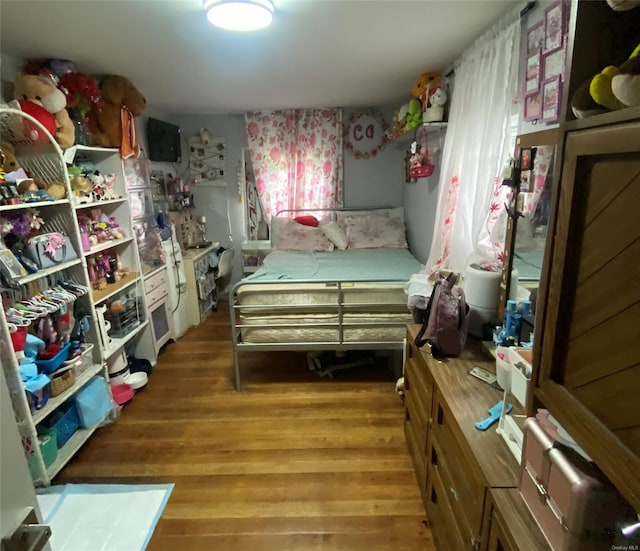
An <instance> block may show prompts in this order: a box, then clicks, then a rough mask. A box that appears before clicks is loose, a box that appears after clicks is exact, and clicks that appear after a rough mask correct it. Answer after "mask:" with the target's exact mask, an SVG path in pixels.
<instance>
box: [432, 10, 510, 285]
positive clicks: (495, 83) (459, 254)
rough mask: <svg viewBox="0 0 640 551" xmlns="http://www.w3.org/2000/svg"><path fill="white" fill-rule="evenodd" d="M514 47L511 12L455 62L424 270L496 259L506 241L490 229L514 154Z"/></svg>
mask: <svg viewBox="0 0 640 551" xmlns="http://www.w3.org/2000/svg"><path fill="white" fill-rule="evenodd" d="M519 52H520V19H519V13H518V12H514V13H513V14H512V15H509V16H508V17H505V18H504V19H503V20H502V21H500V22H499V23H498V24H497V25H496V26H495V27H494V28H493V29H491V30H490V31H488V32H487V33H486V34H485V35H483V36H482V37H480V38H479V39H478V40H477V41H476V43H475V44H474V45H473V46H472V47H471V48H470V49H469V50H467V51H466V52H465V53H464V54H463V56H462V58H461V59H460V61H459V62H458V63H457V64H456V66H455V82H454V87H453V96H452V98H451V111H450V115H449V124H448V128H447V135H446V138H445V144H444V148H443V155H442V170H441V176H440V190H439V194H438V209H437V212H436V221H435V228H434V235H433V241H432V244H431V252H430V254H429V260H428V261H427V264H426V269H427V270H428V271H430V270H434V271H435V270H439V269H441V268H448V269H452V270H455V271H457V272H462V273H463V272H464V271H465V269H466V267H467V266H468V264H469V263H470V262H479V263H481V264H484V265H496V266H497V265H499V264H500V263H501V259H502V255H503V254H504V253H503V251H504V243H496V242H493V241H492V239H491V233H492V226H493V224H494V223H495V221H496V219H497V215H498V212H497V211H498V210H499V209H504V206H503V204H504V195H505V194H506V193H507V192H508V189H503V187H506V186H501V183H502V178H501V172H502V167H503V166H504V162H505V160H506V159H508V158H509V156H510V155H511V154H512V151H511V150H510V148H511V145H510V144H511V143H512V141H511V117H512V114H513V113H514V112H516V109H517V106H516V105H515V98H517V96H518V60H519V57H520V53H519Z"/></svg>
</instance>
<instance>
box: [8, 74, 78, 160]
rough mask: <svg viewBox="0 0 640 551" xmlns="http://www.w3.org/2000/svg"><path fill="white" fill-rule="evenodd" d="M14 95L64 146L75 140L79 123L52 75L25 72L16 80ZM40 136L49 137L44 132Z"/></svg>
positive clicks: (21, 105)
mask: <svg viewBox="0 0 640 551" xmlns="http://www.w3.org/2000/svg"><path fill="white" fill-rule="evenodd" d="M14 97H15V99H16V100H17V101H18V103H19V104H20V108H21V109H22V110H23V111H25V112H26V113H29V114H30V115H32V116H34V117H35V118H36V119H37V120H38V121H39V122H41V123H42V124H43V126H44V127H45V128H46V129H47V130H48V131H49V133H50V134H51V135H52V136H54V137H55V139H56V141H57V142H58V143H59V144H60V146H61V147H63V148H67V147H71V146H72V145H73V144H74V141H75V127H74V125H73V122H72V121H71V119H70V118H69V113H68V112H67V109H66V105H67V99H66V97H65V95H64V94H63V93H62V92H61V91H60V90H58V88H56V85H55V84H54V83H53V81H52V80H51V79H49V78H47V77H43V76H38V75H21V76H19V77H18V78H17V79H16V81H15V84H14ZM34 131H35V130H34ZM36 132H37V131H36ZM37 138H38V141H46V138H44V140H43V139H42V138H43V137H41V136H37Z"/></svg>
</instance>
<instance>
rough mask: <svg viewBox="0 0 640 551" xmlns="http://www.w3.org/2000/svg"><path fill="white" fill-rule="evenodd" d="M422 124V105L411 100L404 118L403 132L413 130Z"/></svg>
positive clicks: (417, 101) (415, 100)
mask: <svg viewBox="0 0 640 551" xmlns="http://www.w3.org/2000/svg"><path fill="white" fill-rule="evenodd" d="M421 122H422V104H421V103H420V101H419V100H417V99H415V98H414V99H412V100H411V101H410V102H409V110H408V112H407V116H406V117H405V124H404V129H405V132H410V131H411V130H415V129H416V128H417V127H418V126H419V125H420V123H421Z"/></svg>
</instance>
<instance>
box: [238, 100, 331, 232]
mask: <svg viewBox="0 0 640 551" xmlns="http://www.w3.org/2000/svg"><path fill="white" fill-rule="evenodd" d="M245 122H246V130H247V142H248V145H249V152H250V157H251V164H252V166H253V171H254V174H255V180H256V188H257V190H258V195H259V197H260V203H261V205H262V208H263V211H264V214H265V216H266V218H267V221H269V220H270V219H271V216H272V215H274V214H276V213H277V212H278V211H280V210H285V209H311V208H313V209H318V208H333V207H341V206H342V204H343V192H344V191H343V187H344V186H343V175H342V111H341V110H340V109H299V110H286V111H268V112H262V111H261V112H251V113H247V114H246V115H245Z"/></svg>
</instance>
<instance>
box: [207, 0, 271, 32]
mask: <svg viewBox="0 0 640 551" xmlns="http://www.w3.org/2000/svg"><path fill="white" fill-rule="evenodd" d="M204 9H205V10H206V11H207V18H208V19H209V21H210V22H211V23H212V24H213V25H215V26H216V27H220V28H222V29H227V30H230V31H257V30H259V29H264V28H265V27H267V26H269V24H270V23H271V20H272V19H273V12H274V10H275V8H274V5H273V2H271V0H204Z"/></svg>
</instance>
